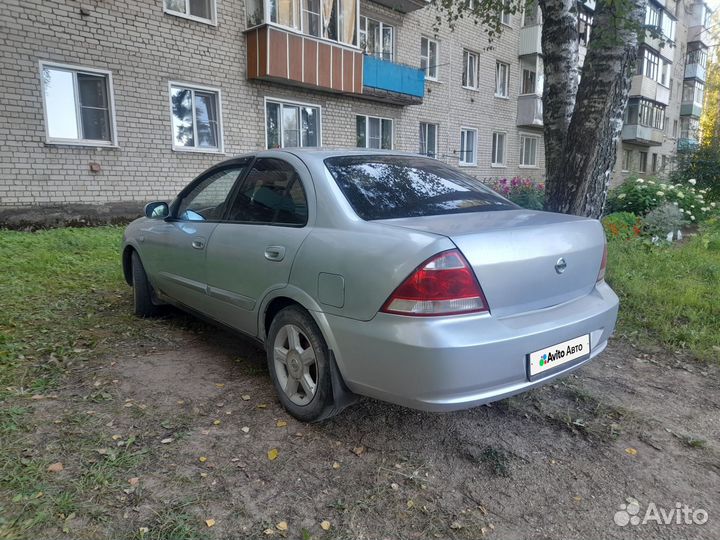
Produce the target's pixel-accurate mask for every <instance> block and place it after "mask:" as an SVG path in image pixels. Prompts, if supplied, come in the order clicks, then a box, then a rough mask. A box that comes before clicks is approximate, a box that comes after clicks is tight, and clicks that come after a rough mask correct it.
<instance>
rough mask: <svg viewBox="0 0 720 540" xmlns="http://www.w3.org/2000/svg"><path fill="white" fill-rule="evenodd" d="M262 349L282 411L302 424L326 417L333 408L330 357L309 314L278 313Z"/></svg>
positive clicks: (294, 309) (296, 310) (295, 309)
mask: <svg viewBox="0 0 720 540" xmlns="http://www.w3.org/2000/svg"><path fill="white" fill-rule="evenodd" d="M265 348H266V350H267V361H268V370H269V371H270V378H271V379H272V382H273V385H274V386H275V391H276V392H277V394H278V397H279V398H280V402H281V403H282V405H283V407H285V409H286V410H287V411H288V412H289V413H290V414H291V415H292V416H294V417H295V418H297V419H298V420H302V421H303V422H312V421H315V420H319V419H322V418H324V417H326V415H325V416H324V413H326V411H327V409H328V408H329V407H330V406H331V405H332V404H333V389H332V382H331V379H330V354H329V352H328V348H327V344H326V343H325V339H324V338H323V335H322V333H321V332H320V328H318V325H317V324H316V323H315V321H314V320H313V318H312V317H311V316H310V314H309V313H308V312H307V311H305V310H304V309H302V308H301V307H299V306H290V307H286V308H284V309H283V310H281V311H280V312H279V313H278V314H277V315H276V316H275V318H274V319H273V321H272V324H271V325H270V330H269V331H268V334H267V341H266V343H265Z"/></svg>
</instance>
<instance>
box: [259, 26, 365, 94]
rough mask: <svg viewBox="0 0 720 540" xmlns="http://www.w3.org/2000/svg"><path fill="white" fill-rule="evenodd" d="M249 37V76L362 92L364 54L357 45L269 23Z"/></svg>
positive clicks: (329, 89)
mask: <svg viewBox="0 0 720 540" xmlns="http://www.w3.org/2000/svg"><path fill="white" fill-rule="evenodd" d="M245 38H246V45H247V47H246V49H247V78H248V79H260V80H265V81H275V82H279V83H283V84H289V85H293V86H303V87H308V88H316V89H318V88H319V89H322V90H327V91H330V92H337V93H343V94H362V91H363V55H362V53H361V52H360V51H359V50H358V49H356V48H354V47H350V46H348V45H342V44H340V43H336V42H333V41H328V40H324V39H320V38H316V37H313V36H308V35H305V34H301V33H297V32H293V31H291V30H287V29H284V28H279V27H277V26H273V25H269V24H263V25H260V26H256V27H255V28H252V29H250V30H248V31H247V32H246V33H245Z"/></svg>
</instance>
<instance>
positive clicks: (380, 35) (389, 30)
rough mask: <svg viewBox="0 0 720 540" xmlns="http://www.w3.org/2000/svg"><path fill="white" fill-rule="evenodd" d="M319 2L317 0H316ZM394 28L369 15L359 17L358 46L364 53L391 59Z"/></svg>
mask: <svg viewBox="0 0 720 540" xmlns="http://www.w3.org/2000/svg"><path fill="white" fill-rule="evenodd" d="M316 1H318V2H319V0H316ZM394 33H395V28H394V27H393V26H390V25H389V24H386V23H384V22H382V21H376V20H375V19H371V18H370V17H360V48H361V49H362V50H363V51H365V53H366V54H369V55H371V56H375V57H377V58H381V59H382V60H388V61H389V62H392V61H393V58H394V56H395V51H394V48H395V47H394Z"/></svg>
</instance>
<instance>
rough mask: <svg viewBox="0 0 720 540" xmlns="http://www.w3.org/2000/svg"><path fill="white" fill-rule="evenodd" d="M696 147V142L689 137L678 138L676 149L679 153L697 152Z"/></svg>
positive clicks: (697, 144)
mask: <svg viewBox="0 0 720 540" xmlns="http://www.w3.org/2000/svg"><path fill="white" fill-rule="evenodd" d="M698 146H699V143H698V141H697V140H696V139H692V138H689V137H680V138H679V139H678V142H677V149H678V151H680V152H687V151H693V150H697V147H698Z"/></svg>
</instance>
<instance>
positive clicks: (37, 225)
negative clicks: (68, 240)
mask: <svg viewBox="0 0 720 540" xmlns="http://www.w3.org/2000/svg"><path fill="white" fill-rule="evenodd" d="M144 206H145V203H144V202H140V201H129V202H121V203H108V204H97V205H94V204H62V205H35V206H22V207H17V208H15V207H6V208H2V207H0V227H2V228H5V229H12V230H17V231H36V230H38V229H53V228H59V227H95V226H98V225H125V224H127V223H130V222H131V221H132V220H134V219H135V218H138V217H140V216H141V215H142V213H143V208H144Z"/></svg>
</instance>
